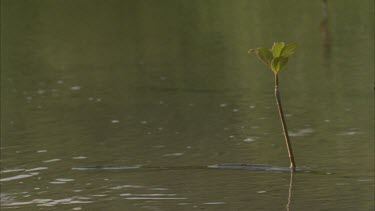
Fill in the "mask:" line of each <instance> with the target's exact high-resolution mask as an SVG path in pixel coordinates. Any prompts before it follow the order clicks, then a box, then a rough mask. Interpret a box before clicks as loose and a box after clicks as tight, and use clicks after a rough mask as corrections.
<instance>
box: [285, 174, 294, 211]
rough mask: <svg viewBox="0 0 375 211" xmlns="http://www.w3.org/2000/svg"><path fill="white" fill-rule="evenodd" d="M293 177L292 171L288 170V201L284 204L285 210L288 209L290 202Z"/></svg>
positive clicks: (288, 210)
mask: <svg viewBox="0 0 375 211" xmlns="http://www.w3.org/2000/svg"><path fill="white" fill-rule="evenodd" d="M293 177H294V171H292V170H291V171H290V178H289V191H288V202H287V204H286V210H287V211H290V204H291V202H292V187H293Z"/></svg>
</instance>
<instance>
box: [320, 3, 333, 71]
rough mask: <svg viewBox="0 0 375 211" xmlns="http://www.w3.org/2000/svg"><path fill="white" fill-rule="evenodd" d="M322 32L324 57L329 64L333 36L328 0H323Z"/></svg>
mask: <svg viewBox="0 0 375 211" xmlns="http://www.w3.org/2000/svg"><path fill="white" fill-rule="evenodd" d="M320 32H321V34H322V40H323V57H324V60H325V62H326V63H327V64H328V62H329V58H330V55H331V38H330V33H329V23H328V0H322V20H321V21H320Z"/></svg>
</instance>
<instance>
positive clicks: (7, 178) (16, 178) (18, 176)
mask: <svg viewBox="0 0 375 211" xmlns="http://www.w3.org/2000/svg"><path fill="white" fill-rule="evenodd" d="M38 174H39V172H34V173H30V174H20V175H16V176H13V177H5V178H1V179H0V182H6V181H12V180H18V179H24V178H28V177H32V176H35V175H38Z"/></svg>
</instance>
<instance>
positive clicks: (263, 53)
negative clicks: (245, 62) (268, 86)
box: [249, 42, 297, 74]
mask: <svg viewBox="0 0 375 211" xmlns="http://www.w3.org/2000/svg"><path fill="white" fill-rule="evenodd" d="M296 48H297V44H296V43H290V44H286V45H285V43H284V42H275V43H274V44H273V46H272V49H268V48H262V47H260V48H257V49H250V50H249V53H253V54H255V55H256V56H257V57H258V59H259V60H260V61H262V62H263V63H264V64H265V65H267V67H269V68H270V69H271V70H272V71H273V72H274V73H275V74H277V73H278V72H279V71H280V70H281V69H283V68H284V67H285V65H286V64H287V63H288V58H289V56H291V55H293V54H294V50H295V49H296Z"/></svg>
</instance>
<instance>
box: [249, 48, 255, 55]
mask: <svg viewBox="0 0 375 211" xmlns="http://www.w3.org/2000/svg"><path fill="white" fill-rule="evenodd" d="M256 52H257V50H256V49H249V50H248V51H247V53H249V54H250V53H252V54H255V55H256Z"/></svg>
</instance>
